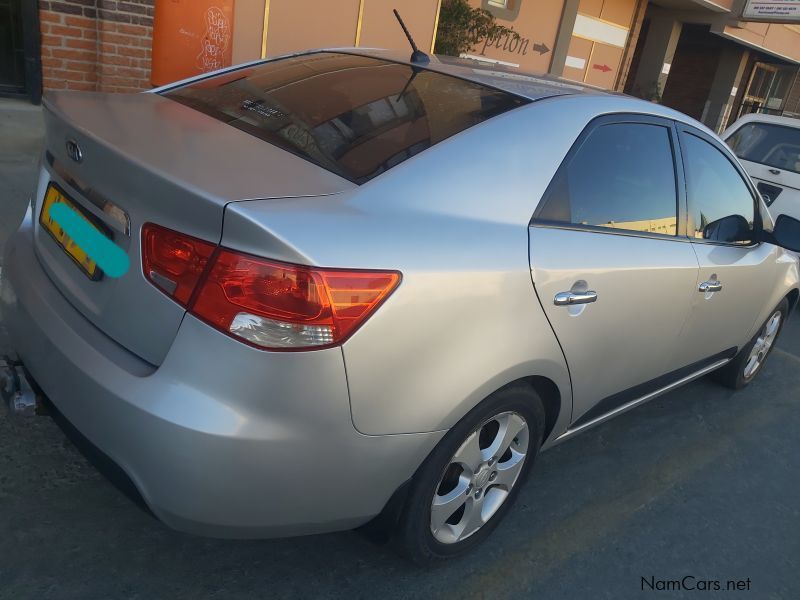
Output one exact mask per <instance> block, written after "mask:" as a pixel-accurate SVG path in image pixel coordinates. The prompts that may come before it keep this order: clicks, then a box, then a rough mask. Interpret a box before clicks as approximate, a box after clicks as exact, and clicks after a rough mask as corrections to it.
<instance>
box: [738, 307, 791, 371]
mask: <svg viewBox="0 0 800 600" xmlns="http://www.w3.org/2000/svg"><path fill="white" fill-rule="evenodd" d="M782 318H783V315H782V314H781V312H780V311H777V312H775V314H773V315H772V316H771V317H770V318H769V320H768V321H767V324H766V325H764V328H763V329H762V330H761V332H760V333H759V334H758V338H756V343H755V344H754V345H753V349H752V350H750V356H748V357H747V362H746V363H745V365H744V378H745V379H751V378H753V377H754V376H755V374H756V373H758V371H759V369H760V368H761V367H762V366H763V364H764V360H765V359H766V358H767V355H768V354H769V351H770V349H771V348H772V345H773V344H774V343H775V339H776V338H777V337H778V332H779V331H780V329H781V319H782Z"/></svg>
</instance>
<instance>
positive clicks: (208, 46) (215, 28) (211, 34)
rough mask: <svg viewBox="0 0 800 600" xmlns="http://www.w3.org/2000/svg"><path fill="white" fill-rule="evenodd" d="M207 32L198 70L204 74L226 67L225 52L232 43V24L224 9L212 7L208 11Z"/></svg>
mask: <svg viewBox="0 0 800 600" xmlns="http://www.w3.org/2000/svg"><path fill="white" fill-rule="evenodd" d="M205 19H206V32H205V33H204V34H203V37H202V39H201V40H200V47H201V49H200V54H198V55H197V68H198V69H200V70H201V71H202V72H203V73H207V72H209V71H215V70H216V69H221V68H222V67H224V66H226V61H225V52H226V50H227V49H228V46H229V45H230V43H231V24H230V21H229V20H228V18H227V17H226V16H225V13H224V12H222V9H220V8H217V7H216V6H212V7H211V8H209V9H208V10H207V11H206V14H205Z"/></svg>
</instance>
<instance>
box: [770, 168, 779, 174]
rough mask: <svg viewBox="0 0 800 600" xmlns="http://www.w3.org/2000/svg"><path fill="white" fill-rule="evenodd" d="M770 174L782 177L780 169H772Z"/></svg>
mask: <svg viewBox="0 0 800 600" xmlns="http://www.w3.org/2000/svg"><path fill="white" fill-rule="evenodd" d="M769 172H770V173H772V174H773V175H780V174H781V172H780V171H779V170H778V169H770V170H769Z"/></svg>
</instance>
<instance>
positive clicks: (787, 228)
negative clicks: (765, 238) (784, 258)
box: [772, 215, 800, 252]
mask: <svg viewBox="0 0 800 600" xmlns="http://www.w3.org/2000/svg"><path fill="white" fill-rule="evenodd" d="M772 237H773V239H774V240H775V243H776V244H777V245H778V246H782V247H783V248H786V249H787V250H791V251H792V252H800V221H798V220H797V219H793V218H792V217H790V216H788V215H778V220H777V221H775V228H774V229H773V230H772Z"/></svg>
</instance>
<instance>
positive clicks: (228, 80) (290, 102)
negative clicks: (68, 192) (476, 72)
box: [163, 52, 529, 184]
mask: <svg viewBox="0 0 800 600" xmlns="http://www.w3.org/2000/svg"><path fill="white" fill-rule="evenodd" d="M163 95H164V96H166V97H167V98H171V99H172V100H176V101H178V102H181V103H182V104H186V105H187V106H191V107H192V108H194V109H196V110H199V111H201V112H203V113H206V114H208V115H211V116H212V117H214V118H216V119H219V120H220V121H224V122H226V123H228V124H230V125H232V126H234V127H236V128H238V129H241V130H242V131H246V132H247V133H250V134H252V135H255V136H257V137H259V138H261V139H263V140H266V141H267V142H269V143H271V144H274V145H276V146H280V147H281V148H283V149H285V150H288V151H289V152H292V153H294V154H297V155H298V156H301V157H303V158H305V159H306V160H309V161H311V162H313V163H314V164H317V165H319V166H320V167H323V168H325V169H328V170H329V171H333V172H334V173H336V174H338V175H341V176H342V177H345V178H346V179H349V180H350V181H352V182H355V183H359V184H361V183H364V182H366V181H369V180H370V179H372V178H373V177H377V176H378V175H380V174H381V173H383V172H384V171H388V170H389V169H391V168H392V167H394V166H395V165H398V164H400V163H401V162H403V161H404V160H406V159H408V158H411V157H412V156H414V155H415V154H419V153H420V152H422V151H423V150H425V149H426V148H429V147H431V146H433V145H434V144H437V143H439V142H441V141H442V140H444V139H447V138H448V137H450V136H451V135H455V134H456V133H458V132H460V131H463V130H465V129H468V128H469V127H472V126H473V125H477V124H478V123H481V122H482V121H485V120H487V119H490V118H492V117H494V116H496V115H499V114H501V113H504V112H506V111H508V110H511V109H513V108H516V107H518V106H521V105H523V104H526V103H528V102H529V100H526V99H524V98H521V97H519V96H515V95H513V94H509V93H506V92H503V91H501V90H497V89H494V88H490V87H486V86H483V85H480V84H477V83H473V82H471V81H467V80H464V79H459V78H457V77H452V76H449V75H443V74H440V73H435V72H432V71H428V70H424V69H419V68H412V67H411V66H409V65H404V64H400V63H393V62H387V61H384V60H377V59H374V58H369V57H366V56H356V55H349V54H340V53H332V52H320V53H316V54H309V55H305V56H298V57H292V58H286V59H282V60H277V61H272V62H268V63H264V64H261V65H258V66H256V67H248V68H244V69H239V70H236V71H232V72H229V73H225V74H223V75H219V76H216V77H211V78H209V79H204V80H201V81H198V82H196V83H191V84H188V85H185V86H182V87H179V88H176V89H172V90H169V91H167V92H164V94H163Z"/></svg>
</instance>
